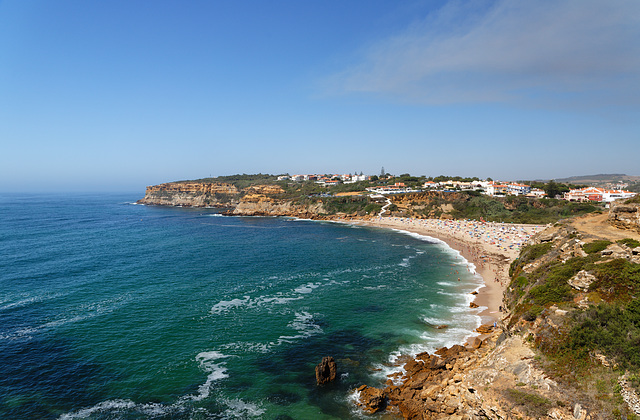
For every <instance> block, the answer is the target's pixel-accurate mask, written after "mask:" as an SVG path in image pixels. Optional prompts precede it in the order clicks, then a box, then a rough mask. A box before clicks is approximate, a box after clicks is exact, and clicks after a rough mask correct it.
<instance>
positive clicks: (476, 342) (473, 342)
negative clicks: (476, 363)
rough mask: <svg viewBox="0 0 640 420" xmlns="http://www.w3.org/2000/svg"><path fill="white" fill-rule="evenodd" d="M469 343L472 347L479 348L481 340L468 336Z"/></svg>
mask: <svg viewBox="0 0 640 420" xmlns="http://www.w3.org/2000/svg"><path fill="white" fill-rule="evenodd" d="M469 345H470V346H471V347H472V348H474V349H479V348H480V346H481V345H482V340H480V339H479V338H478V337H473V338H470V339H469Z"/></svg>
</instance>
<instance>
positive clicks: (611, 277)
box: [589, 258, 640, 301]
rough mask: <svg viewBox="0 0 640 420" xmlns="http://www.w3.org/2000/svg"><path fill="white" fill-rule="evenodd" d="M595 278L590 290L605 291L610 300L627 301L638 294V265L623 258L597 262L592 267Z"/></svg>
mask: <svg viewBox="0 0 640 420" xmlns="http://www.w3.org/2000/svg"><path fill="white" fill-rule="evenodd" d="M593 271H594V274H595V276H596V278H597V280H596V281H594V282H593V283H591V286H590V287H589V289H590V290H600V291H606V292H607V294H608V300H610V301H628V300H629V299H633V298H635V297H638V296H639V294H640V265H638V264H633V263H631V262H629V261H627V260H625V259H622V258H620V259H617V260H613V261H609V262H607V263H604V264H598V265H597V266H596V267H594V269H593Z"/></svg>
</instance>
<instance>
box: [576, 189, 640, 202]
mask: <svg viewBox="0 0 640 420" xmlns="http://www.w3.org/2000/svg"><path fill="white" fill-rule="evenodd" d="M635 195H636V193H634V192H631V191H624V190H606V189H604V188H596V187H587V188H580V189H576V190H571V191H569V192H568V193H565V194H564V199H565V200H567V201H596V202H599V203H601V202H605V203H610V202H612V201H615V200H621V199H625V198H631V197H634V196H635Z"/></svg>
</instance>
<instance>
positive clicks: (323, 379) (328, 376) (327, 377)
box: [316, 356, 338, 385]
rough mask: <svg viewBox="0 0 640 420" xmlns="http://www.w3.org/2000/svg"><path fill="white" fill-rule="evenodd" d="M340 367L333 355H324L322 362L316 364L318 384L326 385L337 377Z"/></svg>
mask: <svg viewBox="0 0 640 420" xmlns="http://www.w3.org/2000/svg"><path fill="white" fill-rule="evenodd" d="M337 370H338V367H337V365H336V362H335V360H333V357H330V356H328V357H323V358H322V362H320V364H319V365H318V366H316V381H317V382H318V385H324V384H326V383H329V382H331V381H334V380H335V379H336V372H337Z"/></svg>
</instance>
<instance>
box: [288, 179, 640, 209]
mask: <svg viewBox="0 0 640 420" xmlns="http://www.w3.org/2000/svg"><path fill="white" fill-rule="evenodd" d="M393 178H394V177H392V176H389V177H388V179H393ZM277 180H278V181H295V182H305V181H307V182H308V181H310V182H315V183H316V184H319V185H321V186H324V187H331V186H334V185H339V184H355V183H357V182H365V181H369V182H371V181H378V180H380V178H378V177H377V176H370V175H363V174H362V173H360V175H352V174H342V175H291V176H290V175H281V176H278V178H277ZM627 186H628V184H616V185H612V186H611V188H598V187H584V188H576V189H571V190H570V191H568V192H565V193H564V194H562V195H561V196H556V197H547V194H546V193H545V191H544V190H542V189H540V188H533V187H532V186H531V185H527V184H523V183H518V182H500V181H493V180H490V179H489V180H476V181H457V180H453V179H450V180H446V181H440V182H435V181H426V182H424V183H423V184H422V185H421V186H409V185H407V184H406V183H404V182H395V183H393V184H386V185H376V186H371V187H366V188H365V189H366V191H368V192H370V193H373V194H382V195H387V194H402V193H413V192H422V191H479V192H481V193H483V194H485V195H488V196H491V197H505V196H523V197H528V198H545V197H547V198H561V199H564V200H567V201H579V202H598V203H610V202H612V201H615V200H622V199H627V198H632V197H634V196H635V195H636V194H637V193H635V192H631V191H626V190H624V189H623V188H626V187H627Z"/></svg>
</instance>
